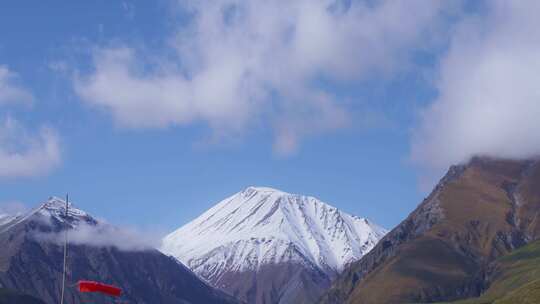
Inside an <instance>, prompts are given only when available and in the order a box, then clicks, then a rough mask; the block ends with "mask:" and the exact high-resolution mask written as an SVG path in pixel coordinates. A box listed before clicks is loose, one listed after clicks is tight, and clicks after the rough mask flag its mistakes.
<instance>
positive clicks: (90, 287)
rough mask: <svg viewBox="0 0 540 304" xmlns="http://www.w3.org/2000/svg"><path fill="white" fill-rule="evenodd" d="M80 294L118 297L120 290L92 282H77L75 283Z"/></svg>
mask: <svg viewBox="0 0 540 304" xmlns="http://www.w3.org/2000/svg"><path fill="white" fill-rule="evenodd" d="M77 285H78V286H79V291H80V292H99V293H104V294H106V295H109V296H112V297H119V296H120V295H121V294H122V289H120V288H118V287H116V286H113V285H107V284H103V283H99V282H94V281H79V282H78V283H77Z"/></svg>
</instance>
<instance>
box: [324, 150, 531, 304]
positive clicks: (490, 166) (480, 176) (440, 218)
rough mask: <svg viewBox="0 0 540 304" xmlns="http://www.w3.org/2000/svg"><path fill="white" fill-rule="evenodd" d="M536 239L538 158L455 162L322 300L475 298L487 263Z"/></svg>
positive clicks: (484, 283) (366, 303) (485, 278)
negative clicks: (410, 211)
mask: <svg viewBox="0 0 540 304" xmlns="http://www.w3.org/2000/svg"><path fill="white" fill-rule="evenodd" d="M539 237H540V163H539V162H538V161H507V160H493V159H487V158H475V159H473V160H472V161H471V162H470V163H469V164H468V165H466V166H455V167H452V168H451V169H450V171H449V172H448V174H447V175H446V176H445V177H444V178H443V179H442V180H441V182H440V183H439V184H438V185H437V186H436V188H435V189H434V191H433V192H432V193H431V194H430V196H429V197H428V198H427V199H425V200H424V202H422V204H421V205H420V206H419V207H418V208H417V209H416V210H415V211H414V212H413V213H411V214H410V215H409V217H408V218H407V219H406V220H405V221H403V222H402V223H401V224H400V225H398V226H397V227H396V228H395V229H393V230H392V231H391V232H390V233H389V234H387V235H386V236H385V237H384V238H383V239H382V240H381V241H380V242H379V244H378V245H377V246H375V248H374V249H373V250H372V251H371V252H370V253H368V254H367V255H366V256H364V258H362V259H361V260H360V261H358V262H356V263H353V264H352V265H351V266H350V267H349V268H348V269H346V271H344V273H343V274H342V275H340V277H339V278H338V279H337V280H336V282H335V283H334V284H333V287H332V288H331V289H330V291H329V292H327V293H326V294H325V295H324V296H323V297H322V299H321V301H320V302H321V303H363V304H370V303H377V304H384V303H414V302H435V301H449V300H456V299H459V298H465V297H470V296H478V295H479V294H480V293H481V292H482V291H483V290H485V289H486V288H487V285H488V283H489V278H488V274H489V271H490V270H489V268H490V265H491V263H492V262H493V261H494V260H495V259H497V258H498V257H500V256H503V255H505V254H507V253H509V252H511V251H512V250H514V249H515V248H518V247H520V246H523V245H525V244H527V243H529V242H531V241H533V240H536V239H538V238H539Z"/></svg>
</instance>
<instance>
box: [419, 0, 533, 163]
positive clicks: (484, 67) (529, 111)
mask: <svg viewBox="0 0 540 304" xmlns="http://www.w3.org/2000/svg"><path fill="white" fill-rule="evenodd" d="M486 3H487V8H488V11H487V12H486V13H485V14H482V15H477V16H471V17H469V18H466V19H465V20H463V21H462V22H460V23H459V25H458V26H457V28H456V29H455V32H454V34H453V36H452V38H451V44H450V48H449V50H448V52H447V53H446V54H445V56H444V57H443V58H442V61H441V66H440V77H439V79H438V82H437V89H438V92H439V94H438V97H437V98H436V100H435V101H434V102H433V103H432V104H431V105H430V106H429V108H427V109H426V110H425V112H424V113H423V114H422V117H421V121H420V124H419V127H418V128H417V129H416V130H415V132H414V137H413V142H412V157H413V159H414V160H415V161H416V162H417V163H420V164H423V165H425V166H428V167H432V168H441V167H445V166H448V165H450V164H455V163H459V162H463V161H466V160H467V159H469V158H470V157H471V156H474V155H487V156H495V157H505V158H527V157H532V156H538V155H540V86H539V84H540V74H539V71H540V19H539V18H538V12H539V11H540V2H536V1H502V0H496V1H488V2H486Z"/></svg>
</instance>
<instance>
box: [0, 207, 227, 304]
mask: <svg viewBox="0 0 540 304" xmlns="http://www.w3.org/2000/svg"><path fill="white" fill-rule="evenodd" d="M61 205H62V202H59V201H58V200H56V201H49V202H48V203H46V204H44V205H43V206H42V207H41V208H39V209H38V210H34V211H33V212H31V213H30V214H29V215H27V216H24V217H17V218H14V219H13V220H11V221H10V222H8V223H4V225H2V226H0V246H1V247H2V250H1V251H0V286H2V287H5V288H8V289H11V290H17V291H20V292H24V293H26V294H29V295H32V296H35V297H38V298H40V299H42V300H43V301H45V302H46V303H50V304H53V303H55V304H56V303H59V298H60V291H61V282H62V264H63V247H62V245H61V244H58V242H56V241H54V240H53V238H51V236H55V235H63V234H62V233H61V232H62V229H64V228H65V227H69V229H70V231H75V230H76V229H77V228H78V227H80V226H81V225H82V224H84V225H90V226H96V227H99V226H100V225H101V223H100V222H98V221H96V220H95V219H93V218H92V217H91V216H89V215H87V214H86V213H84V212H82V211H80V210H77V209H72V211H70V214H69V215H68V217H65V215H63V213H62V207H61ZM96 231H98V230H96ZM89 237H90V238H91V237H92V236H91V235H90V236H89ZM116 241H117V242H123V241H124V240H122V239H118V240H116ZM68 252H69V254H68V267H69V271H68V284H67V286H68V287H67V291H66V300H67V303H111V301H112V299H111V298H108V297H106V296H102V295H93V294H81V293H79V292H77V290H76V287H75V286H74V284H75V283H76V282H77V281H78V280H82V279H85V280H95V281H101V282H104V283H108V284H114V285H117V286H119V287H121V288H122V289H123V290H124V296H123V297H122V300H123V301H127V302H128V303H148V304H154V303H223V304H228V303H237V301H236V300H234V299H232V298H231V297H229V296H227V295H225V294H224V293H222V292H220V291H217V290H216V289H213V288H211V287H210V286H208V285H207V284H206V283H203V282H202V281H201V280H200V279H198V278H197V277H196V276H195V275H194V274H193V273H192V272H191V271H190V270H189V269H187V268H186V267H185V266H183V265H182V264H180V263H179V262H178V261H177V260H175V259H173V258H171V257H168V256H165V255H163V254H162V253H160V252H159V251H157V250H155V249H137V250H133V251H128V250H119V249H117V248H115V247H111V246H101V247H97V246H88V245H81V244H79V245H74V244H72V245H70V246H69V251H68Z"/></svg>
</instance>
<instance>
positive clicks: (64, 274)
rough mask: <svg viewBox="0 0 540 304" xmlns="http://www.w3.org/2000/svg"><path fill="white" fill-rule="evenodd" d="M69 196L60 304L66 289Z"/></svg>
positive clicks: (62, 301)
mask: <svg viewBox="0 0 540 304" xmlns="http://www.w3.org/2000/svg"><path fill="white" fill-rule="evenodd" d="M68 201H69V195H68V194H66V217H65V219H64V221H65V223H66V225H65V228H64V272H63V275H62V297H61V298H60V304H64V292H65V289H66V266H67V244H68V228H69V227H68V225H67V219H68V210H69V205H68Z"/></svg>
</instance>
